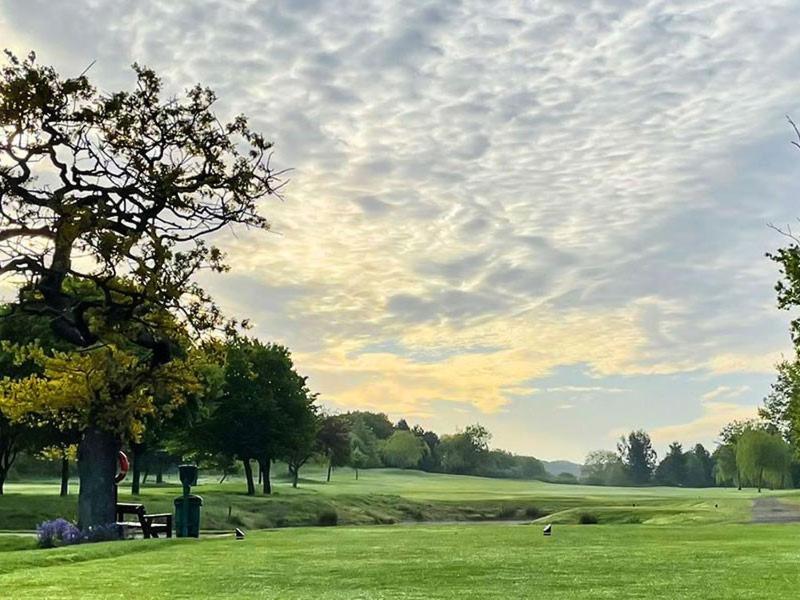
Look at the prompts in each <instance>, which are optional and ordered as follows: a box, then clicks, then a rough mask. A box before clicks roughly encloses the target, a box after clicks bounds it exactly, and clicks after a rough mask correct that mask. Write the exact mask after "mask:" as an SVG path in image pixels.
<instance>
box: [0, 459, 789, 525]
mask: <svg viewBox="0 0 800 600" xmlns="http://www.w3.org/2000/svg"><path fill="white" fill-rule="evenodd" d="M276 470H277V469H276ZM307 471H308V472H307V473H306V476H307V478H306V479H304V480H303V481H302V482H301V485H300V487H299V488H298V489H293V488H292V487H291V485H289V484H288V483H287V482H286V481H284V480H281V479H280V478H276V481H275V484H274V494H273V495H272V496H270V497H264V496H261V495H257V496H254V497H248V496H246V495H245V494H244V493H243V490H244V483H243V482H242V481H241V480H235V481H231V482H225V483H223V484H221V485H220V484H218V483H216V481H214V480H213V479H206V480H202V479H201V484H200V485H198V486H196V487H195V488H194V491H195V492H196V493H198V494H200V495H201V496H203V498H204V500H205V504H204V507H203V513H202V515H203V517H202V518H203V521H202V527H203V528H205V529H217V530H227V531H230V530H231V529H232V528H233V527H244V528H246V529H263V528H271V527H287V526H298V525H315V524H316V523H317V521H318V518H319V515H320V514H322V513H323V512H325V511H330V510H335V511H336V512H337V514H338V516H339V523H340V524H356V525H366V524H390V523H397V522H406V521H478V520H501V519H502V520H515V519H516V520H531V519H535V518H536V517H537V516H538V515H547V521H548V522H554V523H576V522H577V521H578V519H579V517H580V515H581V514H583V513H584V512H590V513H592V514H593V515H595V516H596V517H597V518H598V519H599V520H600V523H644V524H661V525H668V524H682V523H687V522H692V523H713V522H747V521H749V520H750V507H751V504H752V500H753V498H756V497H765V496H768V495H779V496H782V497H786V498H787V499H789V500H791V499H792V498H798V499H799V501H800V496H798V495H797V492H795V491H790V492H786V491H783V492H774V493H773V492H768V491H765V492H764V493H763V494H761V495H759V494H757V493H756V492H755V490H742V491H737V490H735V489H723V488H709V489H683V488H662V487H645V488H613V487H595V486H582V485H556V484H550V483H543V482H540V481H513V480H501V479H488V478H482V477H465V476H458V475H441V474H431V473H422V472H420V471H399V470H393V469H374V470H368V471H362V472H361V476H360V478H359V479H358V480H356V479H355V477H354V476H353V473H352V472H351V471H349V470H348V469H342V470H340V471H337V472H336V473H335V475H334V479H333V481H331V483H325V482H324V479H323V478H322V471H315V470H312V469H308V470H307ZM128 491H129V488H126V487H124V486H123V487H121V488H120V499H121V500H128V501H129V500H132V499H133V498H132V497H131V496H130V494H129V493H128ZM57 494H58V483H57V482H27V483H10V484H8V485H7V493H6V495H5V496H1V497H0V530H6V531H8V530H32V529H33V528H34V527H35V525H36V524H37V523H39V522H41V521H43V520H46V519H52V518H55V517H58V516H61V517H65V518H67V519H71V520H74V519H75V514H76V512H77V485H73V486H72V494H73V495H71V496H69V497H67V498H59V497H58V495H57ZM179 494H180V486H179V485H178V484H177V482H174V481H170V482H167V483H166V484H164V485H162V486H159V487H155V486H153V487H151V486H147V487H144V488H142V494H141V496H139V497H138V499H139V500H140V501H142V502H144V503H145V504H146V506H147V509H148V510H149V511H151V512H165V511H172V500H173V498H175V497H176V496H178V495H179Z"/></svg>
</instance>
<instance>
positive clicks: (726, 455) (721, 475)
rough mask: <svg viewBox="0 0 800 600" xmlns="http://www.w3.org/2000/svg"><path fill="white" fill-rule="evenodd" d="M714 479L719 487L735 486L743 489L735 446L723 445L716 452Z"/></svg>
mask: <svg viewBox="0 0 800 600" xmlns="http://www.w3.org/2000/svg"><path fill="white" fill-rule="evenodd" d="M714 479H715V481H716V482H717V484H719V485H735V486H738V488H739V489H740V490H741V489H742V483H741V477H740V473H739V467H738V465H737V464H736V446H735V445H733V444H721V445H720V446H718V447H717V449H716V450H715V451H714Z"/></svg>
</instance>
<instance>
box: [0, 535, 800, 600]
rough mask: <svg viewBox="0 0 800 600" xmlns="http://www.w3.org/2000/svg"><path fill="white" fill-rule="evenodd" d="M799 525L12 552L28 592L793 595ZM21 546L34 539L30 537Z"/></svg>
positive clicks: (19, 591)
mask: <svg viewBox="0 0 800 600" xmlns="http://www.w3.org/2000/svg"><path fill="white" fill-rule="evenodd" d="M798 536H800V527H798V526H795V525H780V526H772V525H769V526H755V525H731V524H726V525H718V524H717V525H704V526H700V527H694V528H692V527H685V526H664V527H643V526H637V525H617V526H603V525H597V526H592V527H586V526H578V525H565V526H555V527H554V534H553V536H552V537H551V538H545V537H543V536H542V535H541V531H540V528H539V527H535V526H525V525H498V524H488V525H449V526H444V525H442V526H433V525H423V526H414V527H345V528H341V527H340V528H307V529H284V530H274V531H266V532H257V533H252V534H250V535H248V537H247V538H246V539H245V540H242V541H235V540H233V539H232V538H231V537H224V538H216V539H205V540H200V541H196V540H160V541H153V542H142V541H129V542H117V543H111V544H108V543H106V544H95V545H89V546H80V547H73V548H59V549H55V550H26V549H18V550H11V549H6V551H5V552H1V551H0V589H2V590H3V594H4V596H5V597H9V598H15V599H17V600H21V599H27V598H37V599H39V598H83V599H93V598H104V599H113V598H130V597H139V598H141V597H146V598H154V599H156V598H231V599H233V598H237V599H239V598H281V599H287V600H290V599H299V598H316V599H351V598H406V599H416V598H419V599H422V598H443V599H446V598H490V599H491V598H497V599H500V598H503V599H505V598H549V599H577V598H698V599H706V598H765V597H770V598H791V597H794V596H795V594H796V591H797V588H798V586H799V585H800V571H798V570H797V568H796V565H797V561H798V560H800V549H798V543H797V539H798ZM20 543H23V544H24V543H26V542H25V541H24V540H23V541H22V542H20Z"/></svg>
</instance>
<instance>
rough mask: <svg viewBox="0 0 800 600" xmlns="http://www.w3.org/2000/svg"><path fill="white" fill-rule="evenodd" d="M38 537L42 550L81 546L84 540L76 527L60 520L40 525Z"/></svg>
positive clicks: (64, 520) (37, 529)
mask: <svg viewBox="0 0 800 600" xmlns="http://www.w3.org/2000/svg"><path fill="white" fill-rule="evenodd" d="M36 537H37V540H38V543H39V547H40V548H53V547H55V546H67V545H70V544H79V543H80V542H81V541H82V540H83V534H81V532H80V530H79V529H78V528H77V527H75V525H73V524H72V523H70V522H69V521H67V520H66V519H60V518H59V519H54V520H52V521H45V522H43V523H40V524H39V525H38V526H37V527H36Z"/></svg>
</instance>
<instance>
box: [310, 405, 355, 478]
mask: <svg viewBox="0 0 800 600" xmlns="http://www.w3.org/2000/svg"><path fill="white" fill-rule="evenodd" d="M317 447H318V448H319V450H320V452H321V453H322V454H323V455H324V456H325V458H326V459H327V461H328V477H327V479H328V481H330V479H331V471H332V470H333V467H342V466H344V465H346V464H347V463H348V462H349V460H350V451H351V448H352V447H351V445H350V421H349V420H348V419H347V417H346V416H343V415H328V416H326V417H324V418H323V419H322V422H321V424H320V427H319V430H318V432H317Z"/></svg>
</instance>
